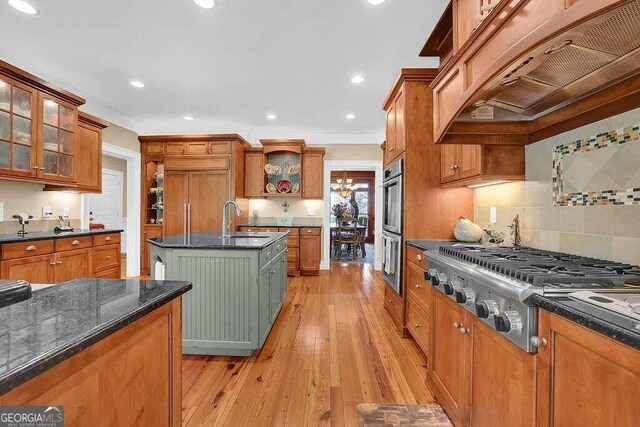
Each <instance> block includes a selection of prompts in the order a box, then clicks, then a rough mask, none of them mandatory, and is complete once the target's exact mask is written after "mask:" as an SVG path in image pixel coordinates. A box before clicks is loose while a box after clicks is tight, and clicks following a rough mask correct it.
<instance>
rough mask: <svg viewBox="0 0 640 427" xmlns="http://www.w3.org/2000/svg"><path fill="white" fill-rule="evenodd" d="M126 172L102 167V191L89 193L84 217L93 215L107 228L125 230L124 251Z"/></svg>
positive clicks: (124, 244)
mask: <svg viewBox="0 0 640 427" xmlns="http://www.w3.org/2000/svg"><path fill="white" fill-rule="evenodd" d="M124 185H125V184H124V173H123V172H122V171H119V170H113V169H104V168H103V169H102V193H97V194H87V197H86V198H85V203H84V207H83V209H84V211H83V217H85V218H89V216H90V215H92V216H93V218H94V222H95V223H96V224H104V227H105V228H106V229H108V230H109V229H111V230H120V229H122V230H124V233H123V236H122V239H121V240H122V243H121V247H122V253H123V254H124V253H127V246H126V242H127V239H126V235H127V224H126V217H125V216H124V212H125V209H124V205H123V200H124V194H123V189H124Z"/></svg>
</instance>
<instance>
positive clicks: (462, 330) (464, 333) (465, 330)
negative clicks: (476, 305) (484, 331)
mask: <svg viewBox="0 0 640 427" xmlns="http://www.w3.org/2000/svg"><path fill="white" fill-rule="evenodd" d="M468 332H469V330H468V329H467V328H460V333H461V334H462V335H466V334H467V333H468Z"/></svg>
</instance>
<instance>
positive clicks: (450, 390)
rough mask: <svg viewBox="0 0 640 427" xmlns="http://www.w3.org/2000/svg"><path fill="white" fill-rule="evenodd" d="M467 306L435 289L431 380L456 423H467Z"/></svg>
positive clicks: (440, 400) (439, 399) (440, 399)
mask: <svg viewBox="0 0 640 427" xmlns="http://www.w3.org/2000/svg"><path fill="white" fill-rule="evenodd" d="M464 311H465V310H464V309H463V308H462V307H460V306H458V305H457V304H456V303H455V302H453V301H451V300H450V299H449V298H448V297H447V296H445V295H444V294H442V293H440V292H433V330H432V334H433V345H432V346H431V354H432V361H431V366H432V370H431V380H432V381H433V382H434V384H435V386H436V388H437V392H436V396H437V398H438V401H439V402H440V403H441V404H442V406H443V407H444V409H445V410H446V411H447V414H448V415H449V417H450V418H451V419H452V420H453V422H454V424H456V425H466V411H465V405H466V404H467V403H466V401H467V399H466V395H467V386H468V379H469V375H468V374H467V370H468V367H467V365H468V364H467V359H468V358H467V357H466V354H467V348H468V339H467V338H468V329H467V328H468V327H467V326H466V325H465V324H464V320H465V312H464Z"/></svg>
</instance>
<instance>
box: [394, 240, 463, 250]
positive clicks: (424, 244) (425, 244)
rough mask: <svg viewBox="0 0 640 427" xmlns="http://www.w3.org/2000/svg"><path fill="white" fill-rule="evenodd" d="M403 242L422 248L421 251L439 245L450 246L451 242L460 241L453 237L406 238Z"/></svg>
mask: <svg viewBox="0 0 640 427" xmlns="http://www.w3.org/2000/svg"><path fill="white" fill-rule="evenodd" d="M405 243H406V244H407V245H408V246H412V247H414V248H417V249H422V250H423V251H431V250H436V249H438V248H440V246H451V245H453V244H456V243H462V242H458V241H457V240H453V239H421V240H418V239H407V240H405Z"/></svg>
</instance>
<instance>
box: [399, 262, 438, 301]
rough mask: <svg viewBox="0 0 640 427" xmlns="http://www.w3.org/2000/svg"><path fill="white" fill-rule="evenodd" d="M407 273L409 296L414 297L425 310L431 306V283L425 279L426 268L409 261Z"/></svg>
mask: <svg viewBox="0 0 640 427" xmlns="http://www.w3.org/2000/svg"><path fill="white" fill-rule="evenodd" d="M405 275H406V285H407V286H406V287H407V296H408V297H410V296H412V297H414V298H415V301H416V302H417V303H419V304H420V305H421V306H422V308H423V309H424V310H428V309H429V307H430V306H431V301H430V299H431V297H432V294H431V291H432V290H431V284H430V283H429V282H427V281H426V280H424V270H423V269H422V268H420V267H418V266H417V265H416V264H414V263H411V262H408V263H407V269H406V272H405Z"/></svg>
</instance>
